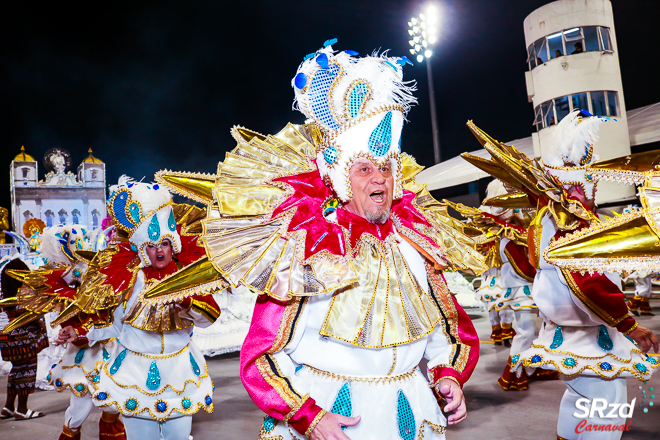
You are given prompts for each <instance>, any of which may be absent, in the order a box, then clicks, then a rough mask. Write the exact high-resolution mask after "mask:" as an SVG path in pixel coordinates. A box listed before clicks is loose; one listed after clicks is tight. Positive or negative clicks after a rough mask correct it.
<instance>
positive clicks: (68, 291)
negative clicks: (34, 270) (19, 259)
mask: <svg viewBox="0 0 660 440" xmlns="http://www.w3.org/2000/svg"><path fill="white" fill-rule="evenodd" d="M64 272H65V271H64V270H54V271H53V272H52V273H50V274H46V275H44V278H46V284H47V285H48V286H49V287H50V290H49V291H48V292H47V293H51V292H52V293H54V294H55V295H57V297H58V298H61V299H66V300H73V297H74V296H75V294H76V289H74V288H73V287H70V286H69V285H68V284H67V283H66V281H64V278H62V277H63V276H64Z"/></svg>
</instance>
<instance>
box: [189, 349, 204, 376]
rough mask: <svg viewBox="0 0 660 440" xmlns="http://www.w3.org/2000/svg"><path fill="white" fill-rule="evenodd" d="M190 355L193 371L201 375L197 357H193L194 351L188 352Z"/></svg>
mask: <svg viewBox="0 0 660 440" xmlns="http://www.w3.org/2000/svg"><path fill="white" fill-rule="evenodd" d="M188 354H189V355H190V365H191V366H192V369H193V373H195V375H196V376H199V374H200V373H201V371H200V369H199V365H197V361H195V358H194V357H193V355H192V353H188Z"/></svg>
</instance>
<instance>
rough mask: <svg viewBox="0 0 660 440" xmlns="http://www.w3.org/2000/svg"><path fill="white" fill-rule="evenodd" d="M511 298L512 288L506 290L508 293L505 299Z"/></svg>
mask: <svg viewBox="0 0 660 440" xmlns="http://www.w3.org/2000/svg"><path fill="white" fill-rule="evenodd" d="M510 296H511V287H509V288H508V289H506V293H505V294H504V297H505V298H508V297H510Z"/></svg>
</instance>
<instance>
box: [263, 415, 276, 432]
mask: <svg viewBox="0 0 660 440" xmlns="http://www.w3.org/2000/svg"><path fill="white" fill-rule="evenodd" d="M275 422H276V420H275V417H272V416H266V418H265V419H264V431H266V432H270V431H272V430H273V429H274V428H275Z"/></svg>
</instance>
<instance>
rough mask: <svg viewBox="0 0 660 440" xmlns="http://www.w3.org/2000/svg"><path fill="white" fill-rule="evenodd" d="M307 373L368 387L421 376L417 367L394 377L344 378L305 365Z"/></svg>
mask: <svg viewBox="0 0 660 440" xmlns="http://www.w3.org/2000/svg"><path fill="white" fill-rule="evenodd" d="M305 367H306V368H309V371H310V372H311V373H313V374H315V375H316V376H321V377H323V378H326V379H331V380H337V381H342V382H359V383H366V384H369V385H389V384H392V383H399V382H403V381H407V380H410V379H411V378H412V377H413V376H415V375H416V374H418V373H419V374H421V372H420V371H419V368H418V367H415V368H414V369H412V370H410V371H408V372H407V373H403V374H398V375H396V376H345V375H343V374H336V373H331V372H329V371H323V370H318V369H316V368H314V367H312V366H310V365H305Z"/></svg>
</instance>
